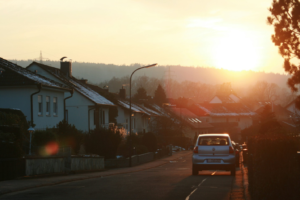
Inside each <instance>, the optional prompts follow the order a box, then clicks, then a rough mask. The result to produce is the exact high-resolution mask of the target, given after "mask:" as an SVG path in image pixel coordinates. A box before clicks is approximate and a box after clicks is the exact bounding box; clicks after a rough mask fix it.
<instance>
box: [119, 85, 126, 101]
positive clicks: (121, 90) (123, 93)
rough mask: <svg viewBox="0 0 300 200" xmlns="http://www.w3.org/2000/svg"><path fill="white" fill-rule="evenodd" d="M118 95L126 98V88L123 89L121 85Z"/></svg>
mask: <svg viewBox="0 0 300 200" xmlns="http://www.w3.org/2000/svg"><path fill="white" fill-rule="evenodd" d="M119 97H120V98H122V99H125V98H126V90H125V89H124V87H123V86H122V89H120V92H119Z"/></svg>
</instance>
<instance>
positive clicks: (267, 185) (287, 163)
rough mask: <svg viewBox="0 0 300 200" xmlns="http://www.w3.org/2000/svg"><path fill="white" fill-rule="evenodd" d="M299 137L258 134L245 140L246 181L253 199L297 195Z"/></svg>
mask: <svg viewBox="0 0 300 200" xmlns="http://www.w3.org/2000/svg"><path fill="white" fill-rule="evenodd" d="M297 140H298V138H295V137H289V136H274V135H273V136H271V135H265V136H259V137H254V138H251V139H250V140H249V142H248V181H249V192H250V195H251V198H252V199H256V200H260V199H264V200H269V199H272V200H274V199H298V200H299V199H300V190H299V188H300V184H299V183H300V181H299V180H300V171H299V161H298V158H297V150H299V148H298V145H297Z"/></svg>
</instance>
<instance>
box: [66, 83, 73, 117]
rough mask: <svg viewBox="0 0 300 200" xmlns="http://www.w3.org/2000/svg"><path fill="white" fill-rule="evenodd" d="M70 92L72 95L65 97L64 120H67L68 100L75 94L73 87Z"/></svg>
mask: <svg viewBox="0 0 300 200" xmlns="http://www.w3.org/2000/svg"><path fill="white" fill-rule="evenodd" d="M70 93H71V96H69V97H66V98H64V121H66V100H67V99H69V98H71V97H72V96H73V93H74V89H72V90H71V91H70Z"/></svg>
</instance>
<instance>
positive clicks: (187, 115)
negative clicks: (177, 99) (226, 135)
mask: <svg viewBox="0 0 300 200" xmlns="http://www.w3.org/2000/svg"><path fill="white" fill-rule="evenodd" d="M170 111H171V112H172V113H174V114H175V115H177V116H178V117H179V118H181V119H183V120H184V121H185V122H187V123H188V124H190V125H191V126H192V127H194V128H212V127H213V126H212V125H211V124H209V123H207V122H205V121H201V120H200V119H199V118H198V117H197V115H195V114H194V113H192V112H191V111H189V110H188V109H186V108H176V107H170Z"/></svg>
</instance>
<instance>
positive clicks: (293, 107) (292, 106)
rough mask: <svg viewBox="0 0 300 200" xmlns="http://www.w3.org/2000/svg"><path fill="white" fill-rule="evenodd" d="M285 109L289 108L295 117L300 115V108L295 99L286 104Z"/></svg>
mask: <svg viewBox="0 0 300 200" xmlns="http://www.w3.org/2000/svg"><path fill="white" fill-rule="evenodd" d="M285 109H287V110H288V111H290V112H291V113H293V115H294V116H295V117H299V116H300V110H298V109H297V108H296V105H295V100H293V101H292V102H291V103H289V104H288V105H286V106H285Z"/></svg>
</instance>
